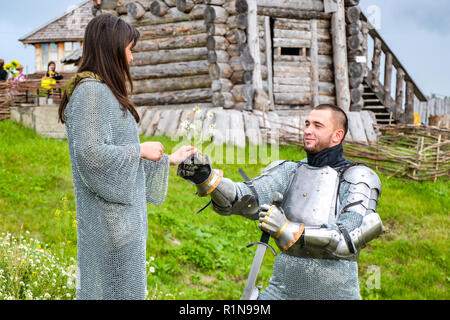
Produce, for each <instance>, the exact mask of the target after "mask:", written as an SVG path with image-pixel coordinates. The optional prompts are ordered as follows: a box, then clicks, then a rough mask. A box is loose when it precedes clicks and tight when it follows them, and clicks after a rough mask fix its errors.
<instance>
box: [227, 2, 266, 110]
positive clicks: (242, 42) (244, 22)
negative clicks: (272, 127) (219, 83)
mask: <svg viewBox="0 0 450 320" xmlns="http://www.w3.org/2000/svg"><path fill="white" fill-rule="evenodd" d="M223 8H224V9H225V10H226V11H227V12H228V18H227V21H226V25H227V26H228V29H227V32H226V34H225V38H226V40H227V41H228V43H229V46H228V48H227V53H228V55H229V57H230V59H229V65H230V68H231V71H232V74H231V77H230V79H229V80H230V83H229V84H228V85H229V86H230V92H231V94H232V102H233V104H234V108H236V109H238V110H247V111H250V110H253V109H264V106H261V105H262V104H263V103H258V101H260V100H258V94H256V93H257V92H256V89H255V86H254V85H255V83H254V71H255V60H256V59H255V58H254V53H252V52H251V48H250V46H249V38H250V37H249V4H248V2H247V0H235V1H226V2H225V3H224V5H223ZM264 22H265V20H264V18H263V17H257V18H256V22H255V21H250V27H252V23H256V25H254V26H253V27H254V28H255V30H256V31H252V35H253V32H254V33H256V34H255V36H256V37H257V40H258V41H257V42H258V43H259V44H258V46H259V52H258V54H259V57H258V58H259V68H257V70H259V72H258V73H260V75H261V81H262V87H263V90H264V95H265V96H267V99H266V100H268V95H269V89H268V85H267V79H268V68H267V57H266V54H265V53H266V42H265V39H264V36H265V33H264ZM259 95H261V92H259ZM266 102H267V101H266Z"/></svg>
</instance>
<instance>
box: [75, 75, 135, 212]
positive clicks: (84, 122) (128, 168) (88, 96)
mask: <svg viewBox="0 0 450 320" xmlns="http://www.w3.org/2000/svg"><path fill="white" fill-rule="evenodd" d="M77 89H78V90H76V91H75V92H74V96H73V97H72V98H73V101H74V102H73V104H72V108H71V109H72V113H71V118H72V123H73V126H72V127H71V128H72V129H74V130H71V132H70V133H69V134H70V135H71V137H72V146H73V155H74V159H75V160H76V161H74V164H75V167H76V170H77V171H78V173H79V174H80V177H81V179H82V180H83V182H84V183H85V185H86V186H87V187H88V189H89V190H91V191H92V192H93V193H95V194H97V195H98V196H100V197H101V198H103V199H105V200H106V201H109V202H114V203H121V204H132V201H133V192H134V188H133V186H134V184H135V182H136V176H137V173H138V168H139V161H140V157H139V155H140V144H139V143H132V144H127V145H112V144H110V141H111V137H112V128H111V121H109V120H108V119H105V117H108V115H109V114H110V110H109V106H108V105H107V104H105V103H104V101H107V100H108V98H109V97H108V96H107V93H106V92H105V90H104V88H103V87H102V85H101V84H99V83H98V82H95V81H86V82H84V83H81V84H80V85H79V88H77Z"/></svg>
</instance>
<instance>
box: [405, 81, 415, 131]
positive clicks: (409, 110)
mask: <svg viewBox="0 0 450 320" xmlns="http://www.w3.org/2000/svg"><path fill="white" fill-rule="evenodd" d="M405 97H406V99H405V100H406V101H405V123H406V124H413V123H414V84H413V83H412V82H411V81H406V93H405Z"/></svg>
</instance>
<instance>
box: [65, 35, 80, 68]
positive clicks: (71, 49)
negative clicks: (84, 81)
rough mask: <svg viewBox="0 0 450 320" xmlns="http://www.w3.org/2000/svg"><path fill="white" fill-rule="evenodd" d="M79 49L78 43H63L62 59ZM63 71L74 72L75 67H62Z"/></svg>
mask: <svg viewBox="0 0 450 320" xmlns="http://www.w3.org/2000/svg"><path fill="white" fill-rule="evenodd" d="M79 48H80V43H79V42H64V57H67V56H69V55H70V54H72V52H74V51H75V50H77V49H79ZM64 70H65V71H74V70H76V66H74V65H72V64H71V65H64Z"/></svg>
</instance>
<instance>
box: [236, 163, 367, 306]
mask: <svg viewBox="0 0 450 320" xmlns="http://www.w3.org/2000/svg"><path fill="white" fill-rule="evenodd" d="M299 164H300V165H306V166H308V164H307V161H306V159H305V160H302V161H301V162H300V163H298V162H292V161H286V162H284V163H282V164H280V165H278V166H276V167H275V168H273V169H271V170H268V171H267V172H264V173H263V174H262V175H260V176H258V177H256V178H254V179H252V182H253V185H254V187H255V189H256V191H257V193H258V198H259V204H260V205H262V204H272V195H273V193H274V192H279V193H281V194H284V193H285V191H286V190H287V187H288V184H289V182H290V180H291V177H292V176H293V175H294V174H295V173H296V171H297V168H298V167H299ZM334 169H336V170H338V171H339V169H340V168H339V167H335V168H334ZM235 185H236V189H237V193H238V198H241V197H242V196H244V195H247V194H253V193H252V191H251V190H250V188H249V187H248V186H247V185H246V184H245V183H236V184H235ZM348 189H349V184H348V183H346V182H345V181H343V183H342V185H341V189H340V192H339V200H340V202H341V203H343V204H344V205H345V204H346V201H347V197H348ZM362 218H363V217H362V216H361V215H360V214H359V213H356V212H351V211H346V212H343V213H342V214H341V215H340V216H339V219H338V220H337V222H340V223H342V224H343V225H344V226H345V227H346V229H347V230H348V231H349V232H351V231H352V230H354V229H356V228H358V227H359V226H360V225H361V223H362ZM325 226H326V227H327V228H333V229H335V230H339V228H338V227H337V225H336V224H333V225H325ZM258 299H260V300H360V299H361V296H360V293H359V282H358V265H357V262H356V261H350V260H343V259H336V260H334V259H312V258H300V257H295V256H292V255H288V254H286V253H285V252H281V253H280V254H278V255H277V257H276V258H275V262H274V266H273V275H272V277H271V278H270V281H269V286H268V287H267V288H266V289H265V290H264V291H263V292H261V294H260V295H259V297H258Z"/></svg>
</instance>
